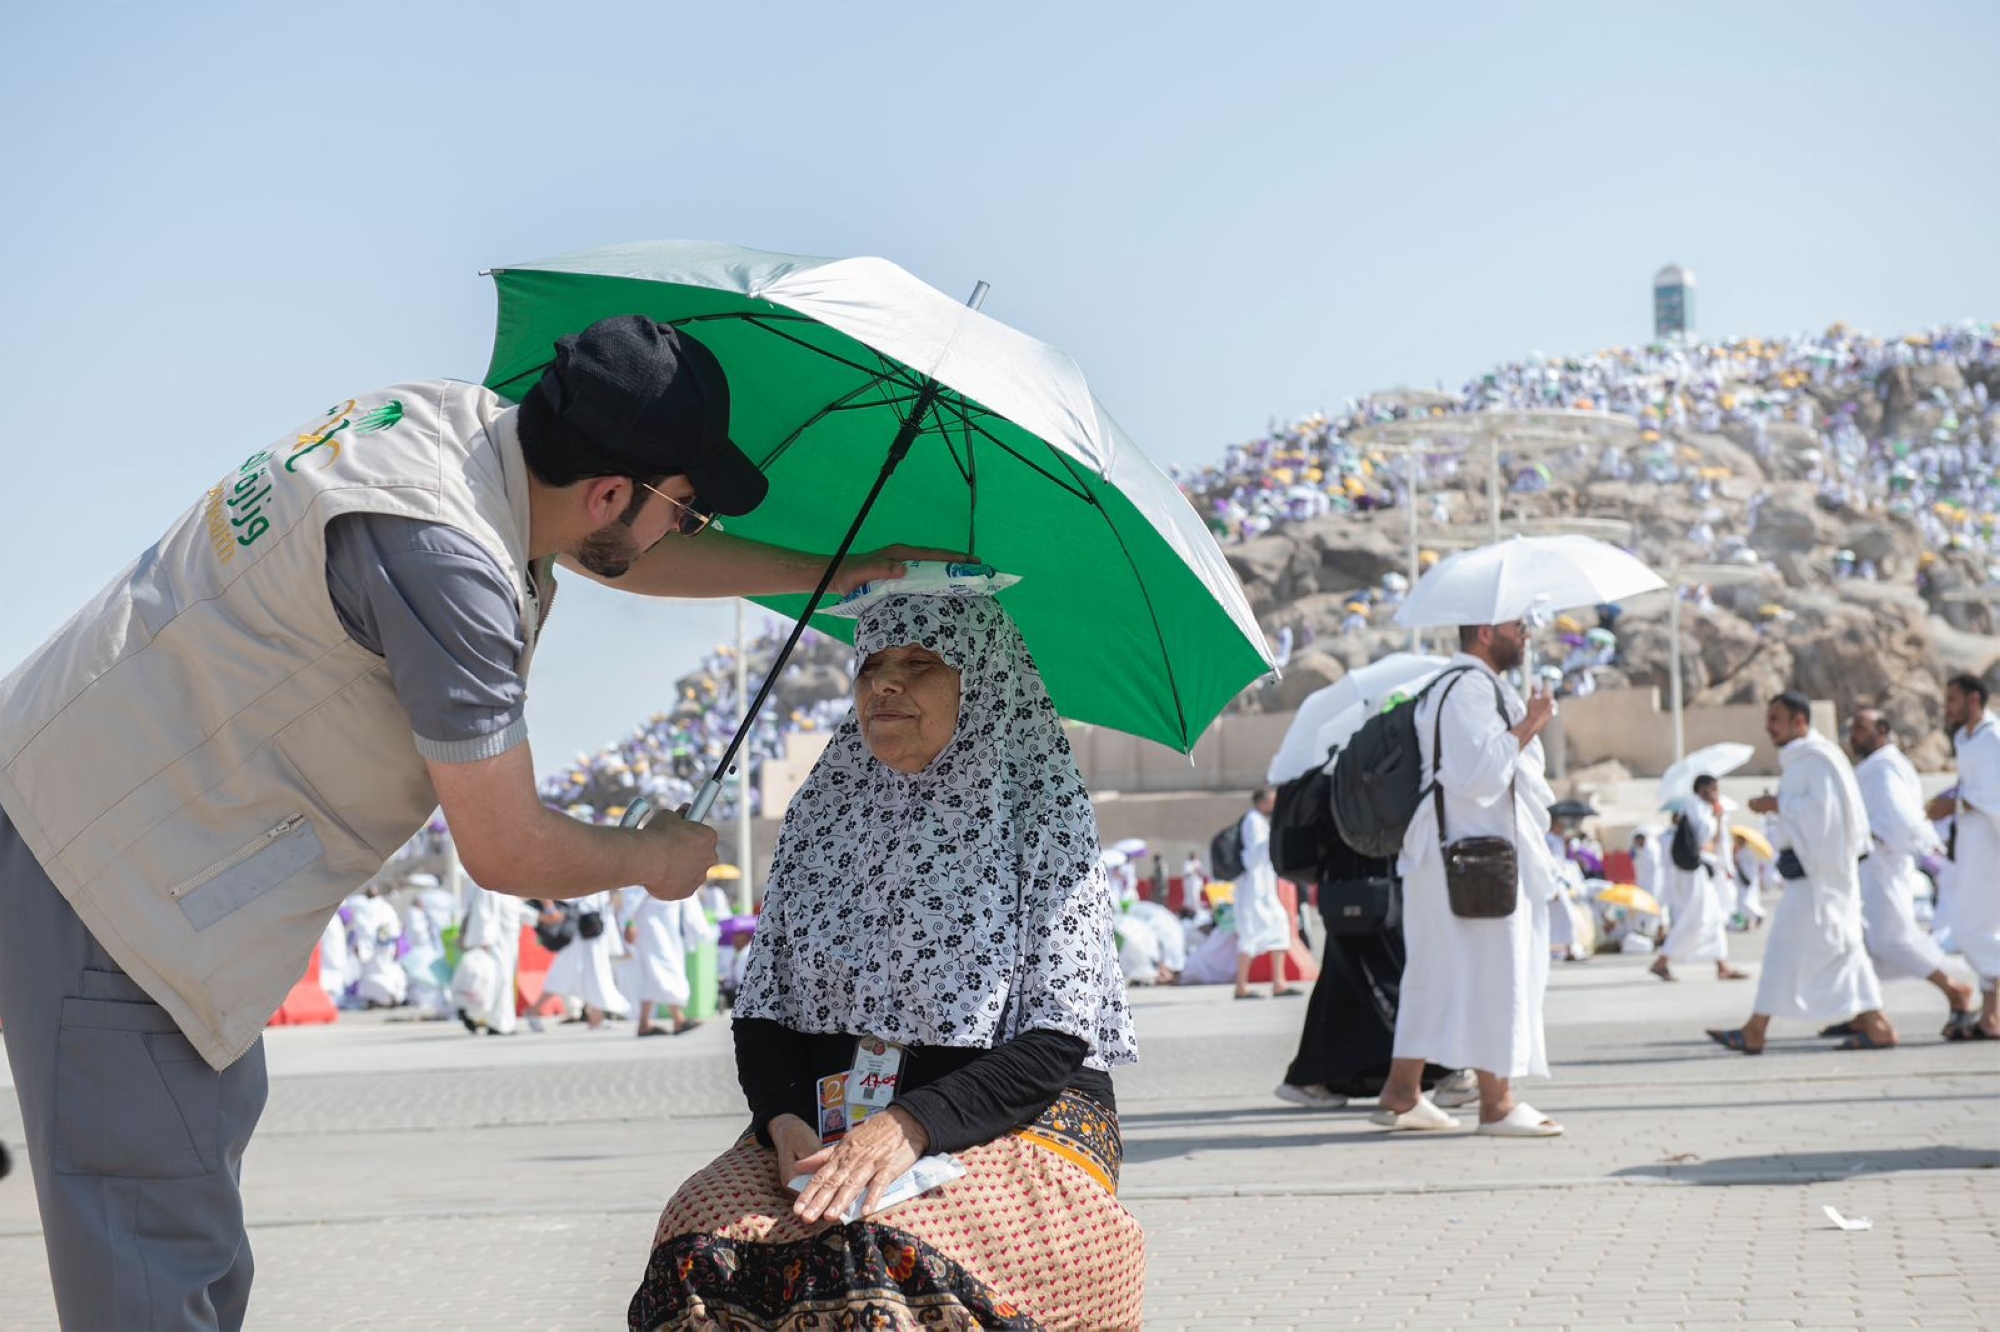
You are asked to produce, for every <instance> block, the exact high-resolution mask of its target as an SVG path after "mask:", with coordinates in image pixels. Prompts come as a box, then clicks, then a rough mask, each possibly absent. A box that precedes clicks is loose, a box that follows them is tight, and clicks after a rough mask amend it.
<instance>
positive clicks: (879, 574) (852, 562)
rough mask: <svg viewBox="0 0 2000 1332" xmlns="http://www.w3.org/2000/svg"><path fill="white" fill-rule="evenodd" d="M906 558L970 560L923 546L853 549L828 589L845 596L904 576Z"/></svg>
mask: <svg viewBox="0 0 2000 1332" xmlns="http://www.w3.org/2000/svg"><path fill="white" fill-rule="evenodd" d="M906 560H939V561H942V562H943V563H946V564H964V563H967V562H968V560H967V557H966V556H965V555H964V554H962V553H960V552H958V551H953V550H931V549H928V548H926V547H923V546H884V547H882V549H880V550H871V551H867V552H865V553H863V552H855V551H849V552H848V555H847V558H846V559H844V560H842V561H841V562H840V571H839V572H838V573H836V574H834V576H833V582H832V584H831V585H829V586H828V588H827V591H829V592H831V593H833V594H834V595H835V596H839V597H844V596H846V595H847V594H848V593H849V592H852V591H853V590H854V589H855V588H857V587H860V586H861V585H862V584H863V583H874V582H880V581H881V580H882V579H885V578H890V579H893V578H901V577H902V576H903V573H904V570H903V564H904V562H905V561H906ZM808 590H810V589H808Z"/></svg>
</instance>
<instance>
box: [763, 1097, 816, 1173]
mask: <svg viewBox="0 0 2000 1332" xmlns="http://www.w3.org/2000/svg"><path fill="white" fill-rule="evenodd" d="M765 1132H767V1133H769V1134H770V1135H771V1146H773V1147H775V1148H777V1151H778V1187H779V1188H781V1189H788V1188H790V1187H791V1186H792V1181H793V1180H794V1179H796V1178H798V1175H799V1162H801V1161H803V1160H805V1159H806V1158H807V1157H809V1156H812V1155H814V1154H816V1153H817V1152H818V1151H819V1134H817V1133H815V1132H813V1129H812V1125H810V1124H808V1123H806V1121H805V1120H803V1119H800V1118H799V1117H798V1116H797V1115H779V1116H778V1117H777V1118H775V1119H773V1120H772V1121H771V1123H770V1127H769V1128H767V1129H766V1130H765Z"/></svg>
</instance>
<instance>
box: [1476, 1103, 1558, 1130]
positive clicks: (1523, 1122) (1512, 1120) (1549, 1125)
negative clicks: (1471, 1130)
mask: <svg viewBox="0 0 2000 1332" xmlns="http://www.w3.org/2000/svg"><path fill="white" fill-rule="evenodd" d="M1479 1132H1481V1133H1483V1134H1485V1135H1486V1136H1487V1137H1489V1138H1559V1137H1561V1136H1562V1132H1563V1126H1562V1125H1561V1124H1558V1123H1556V1121H1555V1120H1553V1119H1550V1118H1549V1117H1548V1116H1547V1115H1545V1114H1543V1113H1542V1112H1541V1111H1539V1110H1537V1109H1535V1107H1534V1106H1532V1105H1529V1104H1528V1103H1527V1102H1526V1101H1516V1102H1514V1108H1513V1109H1512V1110H1509V1111H1508V1112H1507V1117H1506V1118H1505V1119H1496V1120H1494V1121H1493V1122H1492V1123H1491V1124H1481V1125H1480V1126H1479Z"/></svg>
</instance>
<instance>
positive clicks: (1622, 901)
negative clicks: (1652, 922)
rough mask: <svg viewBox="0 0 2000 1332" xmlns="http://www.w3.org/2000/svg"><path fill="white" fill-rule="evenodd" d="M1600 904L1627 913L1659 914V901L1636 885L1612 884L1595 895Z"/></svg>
mask: <svg viewBox="0 0 2000 1332" xmlns="http://www.w3.org/2000/svg"><path fill="white" fill-rule="evenodd" d="M1597 900H1598V901H1600V902H1609V903H1611V904H1612V905H1613V906H1622V907H1624V908H1625V909H1626V910H1628V911H1650V912H1652V913H1653V914H1654V915H1656V916H1657V915H1659V914H1660V903H1659V899H1657V898H1655V897H1654V896H1653V895H1652V894H1651V893H1649V892H1647V891H1646V890H1645V889H1644V888H1641V887H1640V886H1639V885H1638V884H1636V883H1614V884H1612V885H1611V886H1610V887H1609V888H1606V889H1605V890H1604V891H1603V892H1601V893H1599V894H1598V895H1597Z"/></svg>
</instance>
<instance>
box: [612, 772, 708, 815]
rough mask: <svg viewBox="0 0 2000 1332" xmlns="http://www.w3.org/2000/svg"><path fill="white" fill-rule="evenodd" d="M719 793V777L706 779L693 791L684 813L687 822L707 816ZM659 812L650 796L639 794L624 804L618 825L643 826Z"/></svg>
mask: <svg viewBox="0 0 2000 1332" xmlns="http://www.w3.org/2000/svg"><path fill="white" fill-rule="evenodd" d="M721 794H722V782H721V780H720V779H719V778H716V777H710V778H709V779H708V780H707V781H705V782H703V783H702V784H701V789H700V790H699V791H696V792H695V793H694V802H693V803H692V804H691V805H689V806H688V812H687V814H686V815H685V817H686V819H687V821H688V822H689V823H700V822H701V821H702V820H703V819H705V818H707V817H708V811H709V810H710V809H712V808H714V806H715V798H716V797H717V796H719V795H721ZM659 812H660V808H659V806H658V805H655V804H654V803H653V802H652V800H651V799H650V798H648V797H646V796H640V797H638V798H637V799H635V800H634V801H633V802H632V803H631V804H629V805H627V806H625V812H624V813H623V814H621V815H619V817H618V826H619V827H621V828H643V827H645V826H646V825H647V824H649V823H651V822H652V821H653V816H654V815H655V814H658V813H659Z"/></svg>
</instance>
